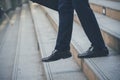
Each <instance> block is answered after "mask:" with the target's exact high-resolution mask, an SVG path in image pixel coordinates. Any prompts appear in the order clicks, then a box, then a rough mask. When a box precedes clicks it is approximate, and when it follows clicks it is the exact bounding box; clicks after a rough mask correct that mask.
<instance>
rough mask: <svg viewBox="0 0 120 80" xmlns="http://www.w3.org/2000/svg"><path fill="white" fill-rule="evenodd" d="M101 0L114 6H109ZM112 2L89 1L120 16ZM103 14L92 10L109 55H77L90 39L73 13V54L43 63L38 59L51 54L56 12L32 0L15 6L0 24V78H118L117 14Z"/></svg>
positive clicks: (55, 29)
mask: <svg viewBox="0 0 120 80" xmlns="http://www.w3.org/2000/svg"><path fill="white" fill-rule="evenodd" d="M102 1H105V2H106V1H108V2H110V4H111V5H113V3H114V4H115V6H114V7H112V8H110V7H111V6H110V5H108V4H107V6H106V5H103V4H102ZM111 1H112V0H111ZM111 1H110V0H100V1H99V2H98V3H97V2H96V0H90V4H91V6H92V5H93V6H92V7H93V8H95V7H96V6H97V5H99V6H102V9H103V6H104V9H105V10H107V9H106V8H110V9H111V10H115V11H117V12H118V13H117V14H118V15H119V8H120V7H117V8H116V4H119V3H116V2H111ZM105 2H104V4H105ZM94 5H95V6H94ZM108 6H109V7H108ZM93 10H94V9H93ZM94 11H95V10H94ZM102 11H103V13H104V12H107V11H104V10H102ZM103 13H102V12H101V13H99V12H98V13H96V12H95V15H96V18H97V20H98V22H99V25H100V28H101V31H102V33H103V37H104V40H105V42H106V44H107V47H108V48H109V52H110V55H109V56H107V57H101V58H90V59H78V58H77V55H78V54H81V53H82V52H84V51H86V50H87V49H88V48H89V47H90V42H89V40H88V38H87V37H86V35H85V33H84V31H83V29H82V26H81V24H80V22H79V20H78V18H77V15H76V13H75V15H74V27H73V34H72V40H71V52H72V55H73V57H71V58H68V59H65V60H63V59H61V60H59V61H55V62H50V63H43V62H41V58H43V57H47V56H49V55H51V53H52V51H53V49H54V47H55V43H56V38H57V30H58V22H59V19H58V13H57V12H56V11H54V10H51V9H48V8H46V7H43V6H40V5H38V4H36V3H32V2H30V3H29V4H23V6H22V7H18V8H17V9H16V10H15V11H14V14H13V15H12V17H11V19H10V22H9V21H8V20H7V19H6V20H4V21H3V22H2V24H1V25H0V80H120V62H119V61H120V54H119V53H120V30H119V25H120V21H119V18H118V17H117V18H116V17H115V18H114V17H111V16H108V15H107V14H106V13H104V14H103ZM117 14H115V15H117Z"/></svg>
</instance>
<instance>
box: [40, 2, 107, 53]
mask: <svg viewBox="0 0 120 80" xmlns="http://www.w3.org/2000/svg"><path fill="white" fill-rule="evenodd" d="M43 1H47V0H43ZM49 1H52V0H49ZM40 2H41V0H38V3H39V4H41V3H40ZM49 3H50V2H49ZM54 4H55V5H54ZM47 5H48V4H47ZM45 6H46V5H45ZM47 7H50V8H52V9H54V10H57V11H58V12H59V31H58V36H57V41H56V46H55V49H57V50H60V51H64V50H70V41H71V34H72V28H73V14H74V9H75V10H76V12H77V15H78V17H79V20H80V22H81V24H82V26H83V29H84V31H85V33H86V35H87V37H88V39H89V40H90V42H91V44H92V46H94V47H95V48H96V49H102V48H105V43H104V41H103V38H102V35H101V32H100V29H99V26H98V23H97V20H96V18H95V15H94V13H93V11H92V10H91V8H90V6H89V3H88V0H56V2H55V3H53V6H52V7H51V4H50V5H48V6H47ZM53 7H54V8H53Z"/></svg>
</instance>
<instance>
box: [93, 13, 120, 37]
mask: <svg viewBox="0 0 120 80" xmlns="http://www.w3.org/2000/svg"><path fill="white" fill-rule="evenodd" d="M95 15H96V18H97V20H98V23H99V25H100V28H101V29H102V30H104V31H106V32H108V33H110V34H111V35H113V36H115V37H117V38H119V39H120V30H119V29H120V21H117V20H114V19H111V18H109V17H107V16H104V15H101V14H99V13H95Z"/></svg>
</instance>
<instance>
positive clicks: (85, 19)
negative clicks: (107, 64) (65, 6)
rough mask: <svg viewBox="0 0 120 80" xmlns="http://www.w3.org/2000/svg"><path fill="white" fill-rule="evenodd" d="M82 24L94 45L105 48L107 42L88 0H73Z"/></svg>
mask: <svg viewBox="0 0 120 80" xmlns="http://www.w3.org/2000/svg"><path fill="white" fill-rule="evenodd" d="M72 2H73V6H74V8H75V10H76V12H77V14H78V17H79V19H80V21H81V24H82V26H83V28H84V31H85V33H86V35H87V36H88V38H89V40H90V41H91V43H92V45H93V46H95V47H97V48H105V44H104V41H103V38H102V35H101V32H100V29H99V26H98V23H97V20H96V18H95V16H94V13H93V11H92V10H91V8H90V6H89V3H88V0H72Z"/></svg>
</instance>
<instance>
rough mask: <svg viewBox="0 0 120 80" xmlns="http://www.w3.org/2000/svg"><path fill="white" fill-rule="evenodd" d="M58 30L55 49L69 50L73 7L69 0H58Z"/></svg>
mask: <svg viewBox="0 0 120 80" xmlns="http://www.w3.org/2000/svg"><path fill="white" fill-rule="evenodd" d="M58 11H59V31H58V36H57V41H56V47H55V49H57V50H60V51H64V50H70V41H71V34H72V26H73V12H74V11H73V7H72V1H71V0H59V5H58Z"/></svg>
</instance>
